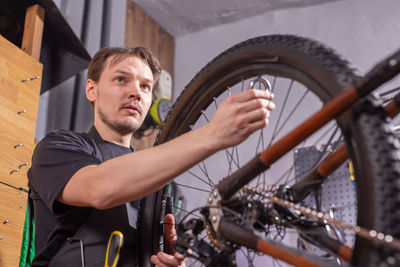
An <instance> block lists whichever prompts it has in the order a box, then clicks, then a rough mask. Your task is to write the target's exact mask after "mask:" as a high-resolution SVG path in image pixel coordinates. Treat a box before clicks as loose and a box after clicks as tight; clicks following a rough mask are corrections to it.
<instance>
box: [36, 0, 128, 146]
mask: <svg viewBox="0 0 400 267" xmlns="http://www.w3.org/2000/svg"><path fill="white" fill-rule="evenodd" d="M54 2H55V3H56V5H57V6H58V8H59V9H60V11H61V13H62V14H63V15H64V17H65V19H66V20H67V21H68V23H69V24H70V26H71V28H72V30H73V31H74V32H75V34H76V35H77V36H78V38H79V37H80V36H81V30H82V21H83V17H82V15H83V7H84V1H83V0H80V1H76V0H55V1H54ZM89 3H90V5H89V15H88V22H87V23H88V30H87V42H86V49H87V51H88V52H89V54H90V55H91V56H93V55H94V53H96V51H97V50H98V49H99V48H100V47H101V38H102V21H103V4H104V0H90V1H89ZM106 8H107V14H106V16H105V20H106V24H105V26H106V27H105V29H104V37H103V42H104V43H103V46H124V40H125V18H126V0H109V1H108V6H107V7H106ZM86 77H87V71H84V72H83V73H82V76H81V78H80V81H79V84H80V85H79V93H78V99H79V101H78V105H77V116H76V121H75V130H76V131H86V130H87V129H88V128H89V127H90V126H91V124H92V117H93V111H92V107H91V105H90V103H89V101H87V100H86V96H85V81H86ZM75 79H76V78H75V77H72V78H70V79H68V80H66V81H64V82H63V83H61V84H60V85H58V86H56V87H55V88H53V89H51V90H50V91H47V92H46V93H44V94H42V95H41V96H40V99H39V111H38V120H37V127H36V138H37V139H38V140H40V139H42V138H43V137H44V136H45V135H46V134H47V133H48V132H49V131H51V130H53V129H69V127H70V119H71V113H72V98H73V91H74V84H75Z"/></svg>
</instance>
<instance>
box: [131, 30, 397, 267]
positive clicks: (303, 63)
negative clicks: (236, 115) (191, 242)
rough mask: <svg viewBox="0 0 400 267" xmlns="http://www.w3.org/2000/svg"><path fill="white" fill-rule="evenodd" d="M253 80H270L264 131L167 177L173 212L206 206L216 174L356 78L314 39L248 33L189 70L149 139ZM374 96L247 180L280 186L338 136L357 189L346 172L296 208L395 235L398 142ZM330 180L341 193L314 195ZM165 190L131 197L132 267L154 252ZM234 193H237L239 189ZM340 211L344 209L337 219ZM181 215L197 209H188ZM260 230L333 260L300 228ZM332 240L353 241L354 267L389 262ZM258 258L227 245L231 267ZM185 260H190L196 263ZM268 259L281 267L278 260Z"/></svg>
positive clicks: (204, 116)
mask: <svg viewBox="0 0 400 267" xmlns="http://www.w3.org/2000/svg"><path fill="white" fill-rule="evenodd" d="M260 77H262V78H265V79H268V80H269V81H271V83H272V91H273V93H274V94H275V98H274V102H275V104H276V105H277V109H276V110H275V111H274V112H273V113H272V114H271V117H270V123H269V125H268V127H266V128H264V129H262V130H260V131H258V132H256V133H254V134H253V135H252V136H251V137H250V138H249V139H247V140H246V141H245V142H243V143H242V144H241V145H239V146H236V147H233V148H230V149H226V150H224V151H221V152H218V153H216V154H215V155H213V156H211V157H210V158H208V159H206V160H204V161H202V162H201V163H199V164H198V165H196V166H194V167H193V168H192V169H190V170H188V172H186V173H184V174H182V175H181V176H179V177H177V178H176V179H175V180H174V181H175V184H176V185H177V186H178V188H179V190H178V191H180V192H182V193H183V195H184V196H186V198H185V203H186V206H183V207H182V206H180V207H177V210H178V211H179V212H178V214H177V217H183V215H184V213H185V212H186V211H191V210H194V209H195V208H197V207H201V206H204V205H206V200H207V197H208V195H209V194H210V192H211V190H212V188H213V187H214V185H215V184H217V183H218V181H219V180H221V179H222V178H224V177H226V176H227V175H229V174H231V173H232V172H234V171H235V170H237V169H239V168H240V167H241V166H242V165H243V164H244V163H247V162H248V161H249V160H250V159H251V158H252V157H254V156H255V155H256V154H257V153H259V152H260V151H262V150H264V149H265V148H267V147H268V146H269V145H270V144H271V143H273V142H274V141H276V140H278V139H279V138H280V137H281V136H284V135H285V134H286V133H287V132H288V131H289V130H291V129H293V128H294V126H297V125H298V124H299V123H300V122H302V121H304V120H305V119H306V118H308V117H309V116H310V115H311V114H312V113H313V112H315V111H317V110H318V109H319V108H320V107H321V106H322V105H323V104H324V103H326V102H327V101H329V100H330V99H332V98H333V97H334V96H335V95H337V94H339V93H340V92H341V91H342V90H343V89H344V88H345V87H347V86H348V85H350V84H353V83H355V81H356V80H357V77H356V75H355V74H354V73H353V70H352V69H351V68H349V66H348V63H347V62H345V61H343V60H342V59H340V58H339V57H338V56H337V55H336V54H335V53H334V51H333V50H331V49H328V48H326V47H325V46H323V45H321V44H319V43H317V42H315V41H312V40H309V39H305V38H301V37H297V36H289V35H271V36H265V37H257V38H253V39H250V40H247V41H245V42H242V43H240V44H238V45H235V46H234V47H232V48H230V49H228V50H226V51H225V52H223V53H222V54H220V55H219V56H218V57H216V58H215V59H214V60H212V61H211V62H210V63H209V64H208V65H207V66H206V67H204V68H203V69H202V70H201V71H200V72H199V73H198V74H197V75H196V76H195V78H194V79H193V80H192V81H191V82H190V83H189V84H188V85H187V87H186V88H185V90H184V91H183V92H182V94H181V96H180V97H179V98H178V100H177V101H176V103H175V105H174V107H173V109H172V111H171V113H170V115H169V117H168V119H167V121H166V123H165V125H164V127H163V129H162V131H161V134H160V135H159V137H158V143H163V142H166V141H168V140H170V139H172V138H174V137H177V136H179V135H181V134H183V133H185V132H187V131H190V130H192V129H195V128H197V127H200V126H202V125H204V124H205V123H207V122H208V121H209V120H210V119H211V117H212V114H213V113H214V112H215V110H216V109H217V107H218V105H219V103H221V101H222V100H223V99H224V98H226V97H228V96H229V95H231V94H234V93H237V92H240V91H243V90H246V89H247V87H248V84H249V83H250V81H253V80H254V79H258V78H260ZM375 102H376V101H375V100H373V99H372V97H370V98H368V99H367V100H363V101H360V103H357V105H355V107H354V108H352V109H351V110H350V111H348V112H346V113H345V114H343V115H341V116H340V117H339V118H338V119H337V120H336V121H332V122H330V123H329V124H328V125H326V126H325V127H323V128H322V129H320V130H319V131H318V132H317V133H316V134H314V135H312V136H311V137H310V138H308V139H307V140H305V141H304V142H302V143H301V144H300V145H298V146H297V147H296V148H295V149H293V151H292V153H287V154H286V155H285V156H283V157H282V158H281V159H280V160H279V161H277V162H276V163H275V164H274V165H273V166H271V168H270V169H268V170H267V171H265V172H263V173H262V174H260V175H259V176H258V177H257V178H256V179H254V180H253V181H252V182H251V183H250V184H249V185H248V186H249V187H253V188H256V187H257V188H260V187H262V188H263V189H264V190H265V191H267V192H270V193H271V192H272V193H273V192H276V190H277V189H278V188H280V186H281V185H283V186H290V185H292V184H293V183H295V182H296V181H298V180H299V179H301V178H302V177H304V173H306V172H307V170H309V169H310V167H312V166H315V165H316V164H317V163H318V162H319V161H321V159H323V158H324V157H326V155H328V154H329V153H331V151H332V150H333V148H334V147H336V146H337V144H338V143H340V142H341V141H343V140H345V141H346V144H347V149H348V151H349V153H350V156H351V160H352V163H353V165H354V168H355V174H356V179H355V182H356V188H357V190H354V189H353V187H352V185H351V182H349V177H344V178H340V179H336V178H329V179H326V182H324V184H323V185H322V187H321V188H320V190H318V192H316V193H315V194H314V196H310V197H309V198H315V200H314V201H313V200H307V199H306V200H304V201H303V202H302V203H301V204H302V205H309V206H310V207H311V208H314V209H318V210H319V211H321V212H324V213H333V216H334V217H335V218H336V219H341V220H344V221H347V222H349V223H353V224H357V225H359V226H361V227H364V228H367V229H370V230H374V231H376V232H377V233H381V232H383V233H385V234H390V235H391V236H394V237H399V232H400V231H399V229H398V228H399V227H398V223H399V220H400V216H399V215H400V214H399V213H400V212H399V208H398V207H400V206H399V205H398V204H400V203H399V202H400V200H399V194H398V192H399V189H400V188H399V187H400V183H399V177H400V175H399V168H398V167H397V166H398V165H397V158H398V156H397V152H396V150H395V149H396V148H397V146H398V144H397V140H396V139H395V138H393V136H392V135H391V129H390V127H389V126H388V125H387V121H386V116H385V113H384V111H383V110H382V109H381V108H379V107H377V105H376V103H375ZM311 148H312V149H314V150H318V151H319V152H320V153H319V155H318V156H317V157H316V158H314V159H313V160H311V162H309V166H308V167H304V166H303V172H299V171H297V170H296V168H295V167H298V166H295V165H298V163H296V162H295V157H296V155H298V154H299V151H303V150H309V149H311ZM177 164H178V163H177ZM304 168H305V169H306V170H305V171H304ZM337 180H341V181H342V183H344V184H345V188H344V189H341V191H344V192H341V193H344V194H345V195H346V197H344V198H343V197H339V198H338V197H335V194H336V193H335V191H334V192H333V193H331V195H332V194H333V200H329V197H328V198H324V196H325V195H326V194H327V193H326V192H327V190H328V189H327V188H328V187H329V186H326V184H328V183H332V186H330V187H335V186H336V185H335V183H337ZM355 191H356V192H355ZM165 194H166V192H165V190H160V191H159V192H157V193H156V194H153V195H151V196H149V197H147V198H145V199H144V200H143V201H142V203H141V209H140V216H139V225H138V227H139V242H140V243H139V250H140V252H139V255H142V258H141V265H140V266H146V265H147V264H148V257H149V256H150V255H151V254H153V253H155V252H157V251H158V249H159V246H160V234H161V230H160V229H161V227H160V221H162V216H163V202H162V201H163V199H164V198H165ZM240 194H241V197H243V192H241V193H240ZM244 197H246V196H244ZM247 197H249V198H250V196H247ZM251 198H254V196H251ZM331 198H332V197H331ZM327 199H328V200H327ZM263 201H264V202H262V203H263V205H270V204H269V203H268V201H265V200H263ZM332 201H333V202H332ZM179 213H180V214H179ZM344 213H346V214H347V215H346V216H343V214H344ZM190 216H197V215H196V214H194V213H193V214H192V215H190ZM343 217H345V218H343ZM266 228H267V229H268V230H266V231H265V233H264V234H265V236H266V237H267V238H269V239H276V240H278V241H279V242H282V243H283V244H285V246H290V247H292V248H293V249H294V250H296V251H299V253H301V252H300V251H301V250H303V249H305V250H307V251H308V253H309V254H313V255H316V256H318V257H319V258H321V259H323V260H324V261H327V262H332V263H335V262H338V261H339V260H338V259H337V258H336V257H335V255H332V254H331V253H329V252H326V251H325V250H320V248H318V245H315V244H310V243H309V242H308V241H307V240H306V239H304V233H301V231H299V229H298V228H296V227H291V225H276V224H275V225H274V223H271V222H269V223H267V225H266ZM331 228H335V226H331ZM149 237H150V238H149ZM337 238H339V239H341V240H342V241H343V243H346V244H347V245H349V246H351V247H353V254H352V259H351V262H352V264H353V265H355V266H378V265H379V264H382V263H384V264H389V265H390V264H394V265H395V264H396V262H397V264H398V263H399V262H398V261H397V260H398V251H396V250H394V249H391V248H390V247H389V246H386V245H379V244H377V243H375V242H373V241H371V240H370V239H365V238H361V237H359V236H355V235H354V233H351V232H347V231H342V230H339V231H338V232H337ZM204 240H206V241H207V242H210V243H212V244H213V245H214V246H217V250H218V251H222V250H224V249H225V247H224V246H225V245H224V244H221V242H219V241H218V240H216V237H215V236H213V235H212V234H210V233H209V232H208V233H207V234H205V235H204ZM268 261H272V263H273V264H274V263H275V260H274V259H268V256H263V257H259V256H258V255H257V254H256V253H253V252H251V251H249V250H246V249H243V248H241V249H237V252H236V262H237V264H238V266H246V265H245V262H247V264H248V266H258V264H260V263H262V264H263V265H262V266H265V265H268V264H267V263H268ZM190 264H193V265H191V266H197V265H196V264H197V263H190ZM190 264H189V265H190ZM277 264H279V265H278V266H281V265H282V264H283V263H281V262H278V263H277ZM260 266H261V265H260Z"/></svg>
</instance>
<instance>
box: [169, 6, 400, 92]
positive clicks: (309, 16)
mask: <svg viewBox="0 0 400 267" xmlns="http://www.w3.org/2000/svg"><path fill="white" fill-rule="evenodd" d="M399 12H400V1H398V0H380V1H375V0H344V1H336V2H332V3H327V4H320V5H315V6H309V7H304V8H293V9H288V10H277V11H273V12H267V13H264V14H262V15H259V16H255V17H251V18H248V19H244V20H241V21H237V22H234V23H229V24H225V25H220V26H217V27H213V28H209V29H206V30H202V31H199V32H196V33H192V34H188V35H184V36H182V37H178V38H176V40H175V45H176V52H175V71H174V73H175V81H174V84H175V88H174V90H175V93H174V95H175V97H177V96H178V95H179V93H180V92H181V90H182V89H183V88H184V86H185V85H186V84H187V83H188V82H189V81H190V79H191V78H192V77H193V76H194V75H195V74H196V72H197V71H199V70H200V69H201V68H202V67H203V66H204V65H205V64H206V63H207V62H208V61H210V60H211V59H212V58H214V57H215V56H217V55H218V54H219V53H220V52H222V51H223V50H225V49H227V48H229V47H230V46H232V45H234V44H236V43H238V42H240V41H244V40H246V39H248V38H251V37H255V36H259V35H268V34H277V33H279V34H286V33H287V34H296V35H300V36H305V37H310V38H313V39H316V40H318V41H320V42H323V43H325V44H326V45H328V46H330V47H332V48H334V49H335V50H336V51H338V52H339V54H341V55H343V57H344V58H346V59H348V60H350V61H351V62H352V63H353V66H355V67H356V68H357V69H359V70H360V73H361V74H363V73H365V71H366V70H368V69H369V68H370V67H371V66H372V65H373V64H374V63H375V62H376V61H377V60H379V59H382V58H383V57H385V56H386V55H388V54H389V53H391V52H393V51H394V50H395V49H396V48H399V47H400V35H399V32H400V20H399ZM392 84H393V83H392Z"/></svg>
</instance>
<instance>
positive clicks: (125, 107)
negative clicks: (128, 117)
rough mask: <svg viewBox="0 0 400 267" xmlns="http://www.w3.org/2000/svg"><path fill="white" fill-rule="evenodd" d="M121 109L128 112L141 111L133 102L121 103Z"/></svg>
mask: <svg viewBox="0 0 400 267" xmlns="http://www.w3.org/2000/svg"><path fill="white" fill-rule="evenodd" d="M122 109H125V110H127V111H128V112H129V114H132V115H134V114H142V111H141V110H140V108H139V107H138V106H135V105H133V104H128V105H123V106H122Z"/></svg>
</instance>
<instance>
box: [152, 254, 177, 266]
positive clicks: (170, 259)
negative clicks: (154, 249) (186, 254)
mask: <svg viewBox="0 0 400 267" xmlns="http://www.w3.org/2000/svg"><path fill="white" fill-rule="evenodd" d="M157 260H158V262H159V263H158V264H160V265H161V264H163V265H166V266H179V265H180V264H181V262H182V260H183V259H182V260H178V259H176V258H175V256H172V255H169V254H166V253H164V252H158V253H157Z"/></svg>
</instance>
